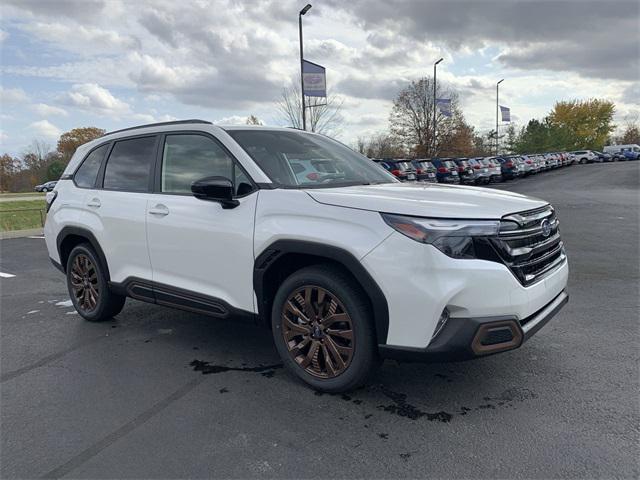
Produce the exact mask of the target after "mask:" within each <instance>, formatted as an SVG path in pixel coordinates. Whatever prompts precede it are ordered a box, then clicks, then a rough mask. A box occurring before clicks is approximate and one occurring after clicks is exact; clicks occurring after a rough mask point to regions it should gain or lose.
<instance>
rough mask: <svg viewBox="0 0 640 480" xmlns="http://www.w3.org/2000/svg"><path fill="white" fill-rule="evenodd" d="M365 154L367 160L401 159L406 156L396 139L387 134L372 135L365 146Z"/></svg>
mask: <svg viewBox="0 0 640 480" xmlns="http://www.w3.org/2000/svg"><path fill="white" fill-rule="evenodd" d="M365 154H366V155H367V157H369V158H402V157H405V156H406V152H405V150H404V149H403V147H402V144H401V143H400V142H399V141H398V139H397V137H395V136H393V135H391V134H389V133H387V132H381V133H377V134H375V135H373V136H372V137H371V138H370V139H369V141H368V142H367V144H366V149H365Z"/></svg>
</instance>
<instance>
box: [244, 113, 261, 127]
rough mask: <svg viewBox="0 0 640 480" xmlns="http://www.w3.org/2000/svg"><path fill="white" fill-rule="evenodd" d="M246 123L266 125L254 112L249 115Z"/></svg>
mask: <svg viewBox="0 0 640 480" xmlns="http://www.w3.org/2000/svg"><path fill="white" fill-rule="evenodd" d="M246 124H247V125H264V123H262V120H260V119H259V118H258V117H256V116H255V115H253V114H252V115H249V116H248V117H247V121H246Z"/></svg>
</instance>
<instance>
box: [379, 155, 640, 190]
mask: <svg viewBox="0 0 640 480" xmlns="http://www.w3.org/2000/svg"><path fill="white" fill-rule="evenodd" d="M638 157H640V150H637V149H636V150H634V149H633V148H628V149H621V150H620V151H618V152H613V153H603V152H598V151H595V150H576V151H574V152H550V153H543V154H535V155H500V156H495V157H475V158H416V159H409V158H374V159H373V161H374V162H376V163H378V164H380V165H381V166H382V167H384V168H385V169H386V170H388V171H389V172H391V173H392V174H393V175H395V176H396V177H397V178H398V179H400V180H402V181H419V182H432V183H436V182H437V183H452V184H466V185H486V184H488V183H495V182H502V181H504V180H511V179H514V178H518V177H525V176H528V175H534V174H536V173H540V172H545V171H548V170H553V169H556V168H561V167H566V166H569V165H575V164H578V163H595V162H614V161H621V160H638Z"/></svg>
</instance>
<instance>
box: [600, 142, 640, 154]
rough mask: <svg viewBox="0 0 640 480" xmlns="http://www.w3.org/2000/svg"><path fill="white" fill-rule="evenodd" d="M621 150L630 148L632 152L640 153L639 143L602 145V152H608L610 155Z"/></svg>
mask: <svg viewBox="0 0 640 480" xmlns="http://www.w3.org/2000/svg"><path fill="white" fill-rule="evenodd" d="M623 150H632V151H634V152H638V153H640V145H637V144H635V143H632V144H629V145H607V146H606V147H604V153H610V154H612V155H613V154H614V153H620V152H622V151H623Z"/></svg>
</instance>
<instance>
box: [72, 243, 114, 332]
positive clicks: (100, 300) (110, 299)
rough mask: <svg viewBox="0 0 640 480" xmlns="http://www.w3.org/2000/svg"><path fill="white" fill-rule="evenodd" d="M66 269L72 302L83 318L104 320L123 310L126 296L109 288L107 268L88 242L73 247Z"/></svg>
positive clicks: (96, 320)
mask: <svg viewBox="0 0 640 480" xmlns="http://www.w3.org/2000/svg"><path fill="white" fill-rule="evenodd" d="M66 272H67V288H68V290H69V296H70V297H71V302H72V303H73V306H74V307H75V309H76V311H77V312H78V313H79V314H80V316H82V318H84V319H85V320H88V321H90V322H102V321H104V320H108V319H110V318H112V317H114V316H115V315H117V314H118V313H120V312H121V311H122V308H123V307H124V302H125V300H126V297H124V296H122V295H117V294H115V293H113V292H112V291H111V290H110V289H109V283H108V279H107V277H106V274H105V270H104V268H103V266H102V264H101V262H100V260H99V259H98V256H97V255H96V254H95V252H94V250H93V248H92V247H91V246H90V245H89V244H85V243H83V244H80V245H77V246H76V247H74V248H73V250H71V253H70V254H69V258H68V259H67V270H66Z"/></svg>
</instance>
